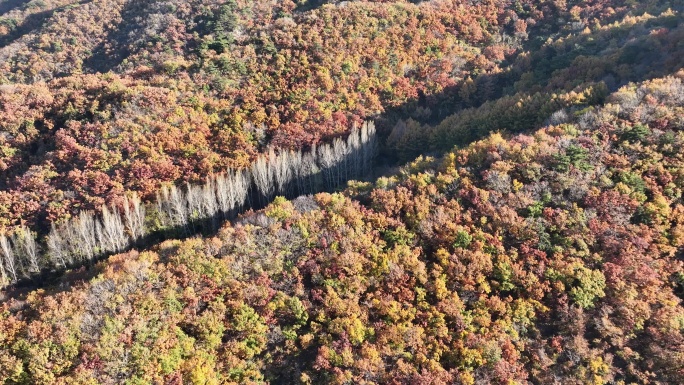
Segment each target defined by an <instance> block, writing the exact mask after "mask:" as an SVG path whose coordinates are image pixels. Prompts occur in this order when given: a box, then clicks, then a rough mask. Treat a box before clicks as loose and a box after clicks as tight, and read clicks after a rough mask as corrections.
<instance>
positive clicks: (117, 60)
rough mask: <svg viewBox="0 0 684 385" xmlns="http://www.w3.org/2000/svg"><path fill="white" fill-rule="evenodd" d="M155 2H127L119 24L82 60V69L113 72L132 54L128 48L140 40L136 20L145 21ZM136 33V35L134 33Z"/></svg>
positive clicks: (155, 0) (146, 0)
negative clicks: (136, 40)
mask: <svg viewBox="0 0 684 385" xmlns="http://www.w3.org/2000/svg"><path fill="white" fill-rule="evenodd" d="M156 3H157V0H141V1H136V0H129V1H128V2H127V3H126V5H125V6H124V8H123V10H122V11H121V22H119V23H118V24H116V25H115V26H114V27H112V28H111V29H110V30H109V32H107V36H106V38H105V39H104V40H103V42H102V43H100V44H98V45H97V46H96V47H95V48H94V49H93V54H92V55H91V56H90V57H89V58H87V59H86V60H84V62H83V68H84V69H86V70H88V71H91V72H100V73H106V72H109V71H111V70H114V69H115V68H116V67H118V66H119V65H120V64H121V63H123V61H124V60H125V59H126V58H127V57H128V56H130V55H131V54H132V53H133V52H132V51H131V50H130V47H131V46H133V45H134V44H135V39H138V38H140V37H141V36H140V35H141V33H142V32H141V31H140V29H141V28H142V27H144V26H141V25H139V24H138V23H137V22H136V21H137V20H143V21H145V20H147V19H148V18H149V16H150V15H151V14H152V12H157V11H158V10H157V11H154V10H153V9H152V6H153V5H154V4H156ZM136 31H137V32H138V33H136Z"/></svg>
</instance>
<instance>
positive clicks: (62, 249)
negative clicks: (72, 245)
mask: <svg viewBox="0 0 684 385" xmlns="http://www.w3.org/2000/svg"><path fill="white" fill-rule="evenodd" d="M46 242H47V251H48V255H49V257H50V261H51V262H52V264H53V265H54V266H56V267H58V268H62V269H65V268H66V267H68V266H70V265H72V264H73V263H74V258H73V255H72V254H71V252H70V251H69V244H68V241H67V240H66V239H64V237H63V236H62V234H61V231H60V230H59V229H57V227H56V226H55V224H54V223H53V224H52V228H51V229H50V234H48V236H47V240H46Z"/></svg>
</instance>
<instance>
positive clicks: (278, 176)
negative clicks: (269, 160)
mask: <svg viewBox="0 0 684 385" xmlns="http://www.w3.org/2000/svg"><path fill="white" fill-rule="evenodd" d="M290 159H291V156H290V152H289V151H283V152H281V153H280V154H279V155H278V156H277V157H276V158H275V159H274V160H273V162H274V169H275V180H276V183H277V184H278V193H280V194H285V195H287V194H288V193H289V191H287V189H288V188H289V185H290V182H291V181H292V174H293V173H292V171H293V170H292V162H291V160H290Z"/></svg>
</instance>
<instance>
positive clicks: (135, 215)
mask: <svg viewBox="0 0 684 385" xmlns="http://www.w3.org/2000/svg"><path fill="white" fill-rule="evenodd" d="M123 213H124V220H125V222H126V230H128V234H129V235H130V237H131V239H132V240H133V242H137V241H138V240H139V239H141V238H142V237H144V236H145V233H146V231H145V205H143V204H142V201H141V200H140V197H138V194H136V193H133V195H132V196H131V197H130V198H124V202H123Z"/></svg>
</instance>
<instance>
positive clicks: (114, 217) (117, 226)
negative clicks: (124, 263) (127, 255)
mask: <svg viewBox="0 0 684 385" xmlns="http://www.w3.org/2000/svg"><path fill="white" fill-rule="evenodd" d="M97 230H98V231H97V235H98V240H99V241H100V246H101V247H102V248H103V249H104V250H106V251H109V252H119V251H122V250H124V249H125V248H126V246H128V244H129V243H130V240H129V238H128V235H126V227H125V226H124V223H123V219H122V218H121V215H120V214H119V212H118V210H117V209H116V208H114V207H112V208H111V211H110V210H109V209H107V207H106V206H105V207H103V208H102V222H101V223H98V226H97Z"/></svg>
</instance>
